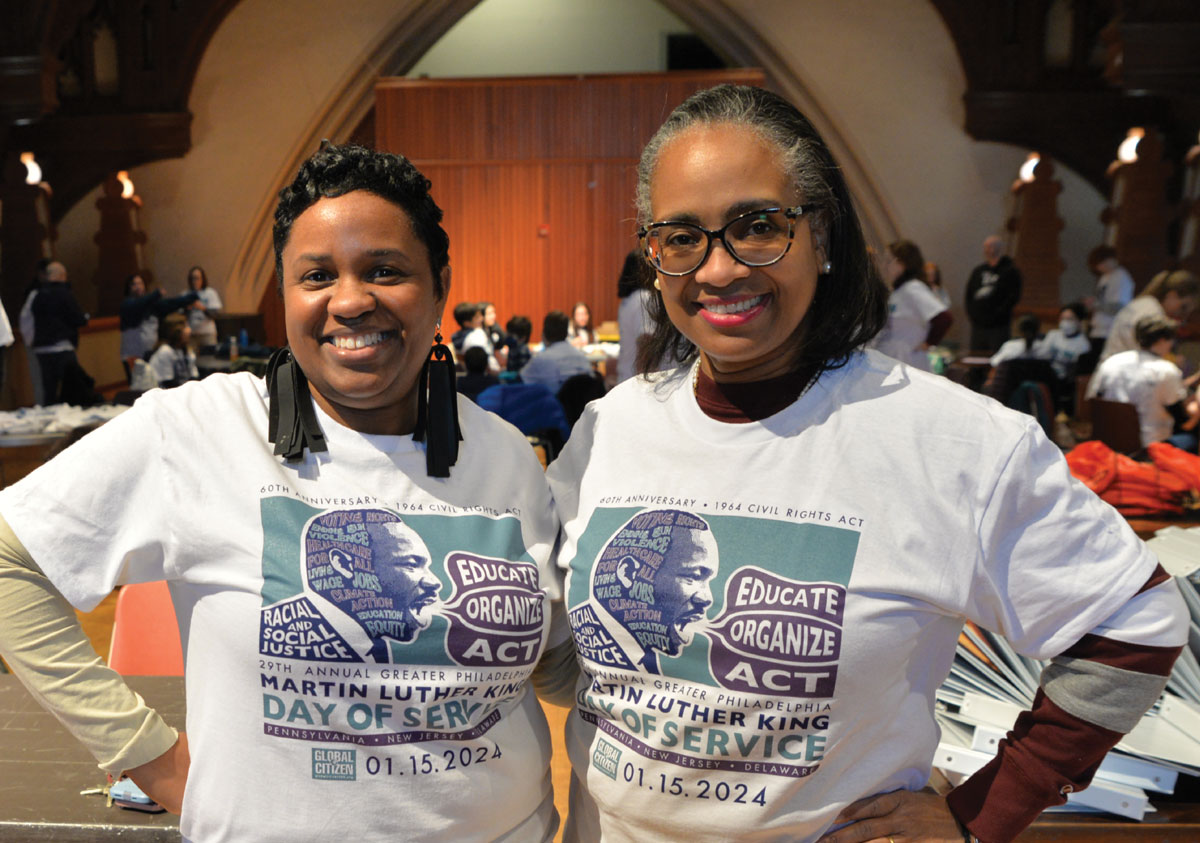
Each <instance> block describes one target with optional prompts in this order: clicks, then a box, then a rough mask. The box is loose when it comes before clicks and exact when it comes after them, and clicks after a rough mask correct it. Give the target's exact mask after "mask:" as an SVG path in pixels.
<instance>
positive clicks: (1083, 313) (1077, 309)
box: [1062, 301, 1088, 322]
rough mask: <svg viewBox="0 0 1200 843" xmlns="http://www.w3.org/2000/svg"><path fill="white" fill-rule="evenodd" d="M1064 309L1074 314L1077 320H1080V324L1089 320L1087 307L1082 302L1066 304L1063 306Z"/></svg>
mask: <svg viewBox="0 0 1200 843" xmlns="http://www.w3.org/2000/svg"><path fill="white" fill-rule="evenodd" d="M1062 309H1063V310H1069V311H1071V312H1072V313H1074V314H1075V318H1076V319H1078V320H1079V321H1080V322H1082V321H1083V320H1084V319H1087V317H1088V309H1087V305H1085V304H1084V303H1083V302H1081V301H1073V302H1071V303H1070V304H1064V305H1063V306H1062Z"/></svg>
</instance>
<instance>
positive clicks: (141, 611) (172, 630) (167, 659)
mask: <svg viewBox="0 0 1200 843" xmlns="http://www.w3.org/2000/svg"><path fill="white" fill-rule="evenodd" d="M108 666H109V667H111V668H112V669H113V670H115V671H116V672H117V673H120V674H122V675H124V676H183V646H182V645H181V644H180V642H179V624H178V622H177V621H176V620H175V604H174V603H172V602H171V592H170V591H169V590H168V589H167V584H166V583H165V582H162V581H159V582H147V583H137V584H135V585H126V586H122V588H121V590H120V592H118V593H117V608H116V614H115V617H114V619H113V635H112V645H111V646H110V647H109V650H108Z"/></svg>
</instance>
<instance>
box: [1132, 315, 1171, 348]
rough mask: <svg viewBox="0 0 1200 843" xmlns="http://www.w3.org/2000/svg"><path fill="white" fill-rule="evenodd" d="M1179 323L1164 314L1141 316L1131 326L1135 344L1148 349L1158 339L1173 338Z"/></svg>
mask: <svg viewBox="0 0 1200 843" xmlns="http://www.w3.org/2000/svg"><path fill="white" fill-rule="evenodd" d="M1178 328H1179V323H1178V322H1176V321H1175V320H1174V319H1168V318H1167V317H1166V316H1143V317H1142V318H1141V319H1139V320H1138V321H1137V324H1136V325H1134V326H1133V335H1134V337H1135V338H1136V339H1137V344H1138V345H1140V346H1141V347H1142V348H1145V349H1149V348H1150V346H1152V345H1154V344H1155V343H1156V342H1158V341H1159V340H1173V339H1175V337H1176V335H1177V331H1178Z"/></svg>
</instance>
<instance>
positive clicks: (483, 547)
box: [259, 497, 544, 667]
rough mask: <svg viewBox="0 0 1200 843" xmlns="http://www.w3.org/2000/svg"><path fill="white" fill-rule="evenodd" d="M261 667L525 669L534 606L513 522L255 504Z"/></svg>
mask: <svg viewBox="0 0 1200 843" xmlns="http://www.w3.org/2000/svg"><path fill="white" fill-rule="evenodd" d="M261 515H262V525H263V556H262V569H263V588H262V599H263V608H262V611H261V623H260V636H261V637H260V641H259V650H260V652H261V653H262V655H264V656H273V657H283V658H297V659H304V660H312V661H333V662H367V663H379V664H392V663H405V664H427V665H438V664H446V665H460V666H476V667H481V666H496V665H504V666H511V667H519V666H526V665H530V664H532V663H533V662H534V661H536V658H537V654H538V650H539V647H540V644H541V637H542V625H543V602H544V601H543V596H542V593H541V589H540V584H539V582H538V571H537V567H536V565H535V564H534V562H533V560H532V559H531V558H530V556H529V553H528V552H527V550H526V548H525V546H524V543H523V540H522V537H521V525H520V522H519V521H518V519H517V518H515V517H511V516H504V517H500V518H490V517H487V516H483V515H469V514H468V515H462V514H456V515H437V514H405V515H403V516H401V515H400V514H399V513H397V512H395V511H392V510H389V509H386V508H382V507H363V508H354V509H321V508H318V507H313V506H311V505H308V504H305V503H303V502H301V501H298V500H295V499H293V498H288V497H270V498H265V499H263V500H262V502H261Z"/></svg>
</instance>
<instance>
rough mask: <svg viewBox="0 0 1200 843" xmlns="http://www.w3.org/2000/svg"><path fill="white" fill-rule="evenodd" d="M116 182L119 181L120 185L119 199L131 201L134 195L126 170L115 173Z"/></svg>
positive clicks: (131, 181)
mask: <svg viewBox="0 0 1200 843" xmlns="http://www.w3.org/2000/svg"><path fill="white" fill-rule="evenodd" d="M117 181H119V182H120V183H121V198H122V199H132V198H133V193H134V190H133V179H131V178H130V177H129V171H128V170H120V171H119V172H118V173H117Z"/></svg>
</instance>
